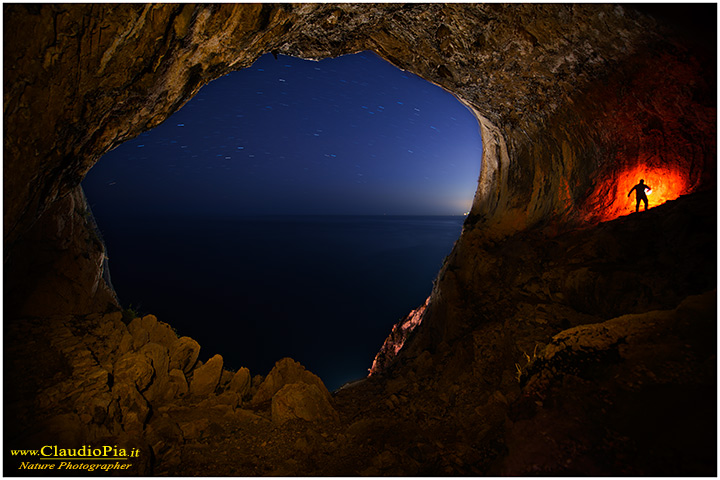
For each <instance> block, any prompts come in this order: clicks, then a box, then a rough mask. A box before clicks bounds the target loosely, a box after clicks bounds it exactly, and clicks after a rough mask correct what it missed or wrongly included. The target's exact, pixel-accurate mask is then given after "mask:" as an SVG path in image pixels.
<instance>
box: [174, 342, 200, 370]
mask: <svg viewBox="0 0 720 480" xmlns="http://www.w3.org/2000/svg"><path fill="white" fill-rule="evenodd" d="M198 355H200V344H199V343H198V342H196V341H195V340H193V339H192V338H190V337H180V338H179V339H178V341H177V342H175V344H174V345H173V347H172V348H171V349H170V369H171V370H172V369H175V368H178V369H180V370H182V371H183V372H185V373H186V374H187V373H189V372H190V370H192V369H193V367H194V366H195V363H197V359H198Z"/></svg>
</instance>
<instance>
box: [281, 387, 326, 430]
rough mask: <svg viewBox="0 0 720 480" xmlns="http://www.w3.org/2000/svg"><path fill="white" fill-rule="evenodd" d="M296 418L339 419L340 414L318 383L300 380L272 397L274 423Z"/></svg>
mask: <svg viewBox="0 0 720 480" xmlns="http://www.w3.org/2000/svg"><path fill="white" fill-rule="evenodd" d="M295 419H302V420H307V421H308V422H314V421H318V420H338V414H337V412H336V411H335V409H334V408H333V407H332V405H330V402H329V401H328V399H327V397H326V396H325V394H324V392H322V391H321V390H320V389H319V388H318V387H317V385H310V384H307V383H302V382H298V383H290V384H287V385H285V386H284V387H282V388H281V389H280V391H279V392H277V393H276V394H275V395H274V396H273V398H272V421H273V423H275V424H278V425H280V424H283V423H285V422H287V421H289V420H295Z"/></svg>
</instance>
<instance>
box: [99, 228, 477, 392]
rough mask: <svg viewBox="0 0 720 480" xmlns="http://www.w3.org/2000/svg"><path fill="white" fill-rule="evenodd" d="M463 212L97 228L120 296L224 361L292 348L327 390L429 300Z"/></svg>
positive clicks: (358, 368)
mask: <svg viewBox="0 0 720 480" xmlns="http://www.w3.org/2000/svg"><path fill="white" fill-rule="evenodd" d="M464 219H465V217H462V216H452V217H438V216H433V217H418V216H412V217H399V216H374V217H371V216H347V217H335V216H294V217H282V216H268V217H240V218H230V217H226V218H222V217H216V218H208V217H189V216H188V217H180V216H178V217H144V218H143V217H134V218H116V219H114V220H113V222H112V223H109V224H107V225H104V224H102V222H100V225H99V228H100V230H101V232H102V234H103V236H104V238H105V242H106V244H107V247H108V256H109V258H110V263H109V265H110V274H111V276H112V281H113V284H114V286H115V289H116V291H117V294H118V296H119V298H120V301H121V303H122V305H123V307H128V306H130V305H132V307H133V308H135V309H136V310H139V311H140V313H152V314H154V315H156V316H157V317H158V319H159V320H161V321H164V322H167V323H169V324H170V325H172V326H173V327H175V328H176V330H177V332H178V333H179V334H180V335H187V336H190V337H193V338H194V339H196V340H197V341H198V342H199V343H200V345H201V346H202V351H201V353H200V359H201V360H206V359H207V358H209V357H210V356H212V355H214V354H215V353H220V354H221V355H222V356H223V358H224V359H225V364H226V366H227V367H229V368H232V369H237V368H239V367H242V366H244V367H248V368H249V369H250V372H251V374H252V375H256V374H262V375H266V374H267V373H268V372H269V371H270V369H271V368H272V366H273V365H274V363H275V362H276V361H277V360H279V359H280V358H282V357H292V358H294V359H295V360H297V361H299V362H300V363H302V364H303V365H304V366H305V367H306V368H308V369H309V370H310V371H312V372H314V373H316V374H317V375H319V376H320V378H322V379H323V381H324V382H325V384H326V385H327V386H328V388H329V389H330V390H334V389H337V388H339V387H340V386H341V385H342V384H344V383H346V382H348V381H351V380H355V379H358V378H362V377H364V376H365V375H366V374H367V369H368V368H369V367H370V365H371V363H372V360H373V358H374V356H375V354H376V353H377V351H378V350H379V349H380V346H381V345H382V343H383V341H384V339H385V337H386V336H387V335H388V333H389V332H390V329H391V328H392V325H393V324H394V323H395V322H397V320H399V319H400V318H402V317H403V316H405V315H406V314H407V313H409V311H410V310H411V309H413V308H416V307H417V306H419V305H420V304H422V303H423V302H424V300H425V299H426V298H427V296H428V295H429V294H430V291H431V289H432V282H433V280H434V279H435V277H436V275H437V272H438V270H439V269H440V267H441V265H442V262H443V259H444V258H445V256H446V255H447V254H449V253H450V250H451V249H452V246H453V243H454V242H455V240H457V238H458V237H459V236H460V231H461V229H462V223H463V221H464Z"/></svg>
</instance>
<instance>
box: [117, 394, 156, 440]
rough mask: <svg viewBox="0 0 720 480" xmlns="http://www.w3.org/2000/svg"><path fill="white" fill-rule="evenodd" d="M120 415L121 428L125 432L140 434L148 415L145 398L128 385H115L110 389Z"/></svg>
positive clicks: (148, 408) (148, 409)
mask: <svg viewBox="0 0 720 480" xmlns="http://www.w3.org/2000/svg"><path fill="white" fill-rule="evenodd" d="M112 393H113V395H114V396H115V397H116V398H117V401H118V406H119V407H120V413H121V415H122V427H123V430H125V431H126V432H128V433H129V432H133V433H140V432H142V430H143V426H144V425H145V420H147V418H148V414H149V413H150V407H149V406H148V403H147V402H146V401H145V398H143V396H142V395H141V394H140V392H139V391H138V390H137V388H135V386H134V385H132V384H130V383H116V384H115V385H114V386H113V389H112Z"/></svg>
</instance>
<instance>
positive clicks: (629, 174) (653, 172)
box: [591, 166, 689, 221]
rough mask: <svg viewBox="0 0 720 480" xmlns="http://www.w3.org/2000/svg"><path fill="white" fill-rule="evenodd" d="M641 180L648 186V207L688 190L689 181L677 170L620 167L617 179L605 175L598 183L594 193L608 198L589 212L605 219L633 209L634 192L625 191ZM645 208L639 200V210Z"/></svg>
mask: <svg viewBox="0 0 720 480" xmlns="http://www.w3.org/2000/svg"><path fill="white" fill-rule="evenodd" d="M640 179H643V180H645V185H647V186H648V187H650V189H651V190H647V191H646V195H647V198H648V209H650V208H653V207H657V206H658V205H662V204H663V203H665V202H667V201H668V200H675V199H676V198H678V197H679V196H680V195H683V194H686V193H689V192H688V189H689V184H688V181H687V179H686V177H685V176H683V175H682V174H680V173H679V172H677V171H675V170H673V169H670V168H665V167H645V166H638V167H634V168H631V169H628V170H626V171H624V172H623V173H622V174H620V176H619V178H617V179H608V180H607V181H605V182H604V184H602V185H599V186H598V188H597V189H596V190H595V191H596V192H597V193H596V194H595V195H609V196H610V197H611V198H609V199H607V200H611V201H606V202H602V201H600V202H599V203H605V206H603V207H599V210H600V211H597V210H596V211H595V212H593V213H592V214H591V215H592V216H593V217H595V218H598V219H599V220H600V221H608V220H613V219H615V218H618V217H620V216H622V215H627V214H629V213H633V212H634V211H635V204H636V203H637V201H636V198H635V192H634V191H633V192H632V193H631V194H630V196H629V197H628V192H630V189H632V188H633V187H634V186H635V185H637V184H638V183H639V182H640ZM644 209H645V205H644V202H642V201H641V202H640V211H643V210H644Z"/></svg>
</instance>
